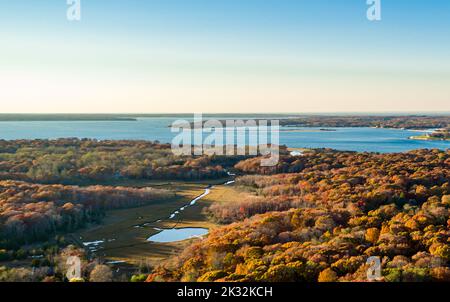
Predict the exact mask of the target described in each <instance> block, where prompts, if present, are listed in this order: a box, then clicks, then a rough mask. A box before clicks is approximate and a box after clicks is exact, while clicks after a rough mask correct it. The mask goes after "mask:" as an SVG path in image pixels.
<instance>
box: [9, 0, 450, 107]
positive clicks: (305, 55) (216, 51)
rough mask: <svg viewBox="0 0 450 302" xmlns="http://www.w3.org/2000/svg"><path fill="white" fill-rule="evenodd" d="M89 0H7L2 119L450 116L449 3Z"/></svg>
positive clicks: (433, 0)
mask: <svg viewBox="0 0 450 302" xmlns="http://www.w3.org/2000/svg"><path fill="white" fill-rule="evenodd" d="M81 5H82V20H81V21H80V22H68V21H67V20H66V8H67V4H66V0H39V1H36V0H20V1H6V0H0V39H1V41H2V42H1V43H2V46H1V47H0V80H1V81H0V83H2V82H3V83H4V86H5V87H2V89H0V99H1V100H2V103H4V104H5V105H4V106H3V108H0V111H2V112H23V111H27V112H190V111H198V112H200V111H203V112H239V111H242V112H252V111H253V112H302V111H304V112H317V111H426V110H430V111H439V110H443V111H450V1H448V0H428V1H426V0H409V1H408V0H382V20H381V21H380V22H369V21H368V20H367V18H366V10H367V4H366V1H365V0H344V1H332V0H328V1H326V0H310V1H304V0H140V1H139V0H126V1H125V0H121V1H119V0H109V1H108V0H81ZM0 85H1V84H0Z"/></svg>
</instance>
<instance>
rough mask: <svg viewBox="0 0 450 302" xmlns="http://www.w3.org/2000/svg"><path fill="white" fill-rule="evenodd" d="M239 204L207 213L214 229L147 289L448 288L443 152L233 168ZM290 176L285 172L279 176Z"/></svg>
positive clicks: (449, 225) (321, 155)
mask: <svg viewBox="0 0 450 302" xmlns="http://www.w3.org/2000/svg"><path fill="white" fill-rule="evenodd" d="M236 168H238V169H239V170H240V171H242V172H245V173H254V174H260V173H264V174H272V175H270V176H264V175H250V176H248V175H247V176H242V177H240V178H238V179H237V183H236V185H237V186H239V187H240V188H241V189H242V190H244V191H247V192H252V194H253V197H250V198H248V199H247V200H245V199H244V200H236V201H235V202H232V203H226V204H214V205H212V206H211V207H210V208H209V209H208V210H207V212H208V214H209V215H210V216H211V218H212V219H215V220H216V221H219V222H222V223H232V224H230V225H227V226H224V227H221V228H218V229H216V230H214V231H212V232H211V234H210V235H209V236H208V237H207V238H206V239H204V240H201V241H198V242H196V243H194V244H193V245H192V246H190V247H189V248H187V249H186V250H185V251H184V252H183V253H182V254H181V255H180V256H179V257H176V258H174V259H171V261H169V262H167V263H165V264H164V265H162V266H161V267H159V268H158V269H157V270H155V272H154V273H153V274H152V275H150V276H149V278H148V281H158V280H166V281H167V280H171V281H175V280H183V281H310V282H316V281H364V280H367V277H366V271H367V266H366V265H365V263H366V260H367V258H368V257H369V256H378V257H380V258H381V259H382V268H383V271H382V273H383V276H384V281H444V280H445V281H450V269H449V267H448V264H449V261H450V239H449V238H450V220H449V217H450V184H449V180H450V151H446V152H445V151H439V150H419V151H412V152H408V153H400V154H374V153H353V152H338V151H332V150H316V151H311V152H308V153H305V155H304V156H299V157H290V156H286V157H282V161H281V162H280V164H279V165H278V166H277V167H276V168H274V169H269V170H268V169H265V168H260V167H259V165H258V161H257V160H256V159H249V160H246V161H243V162H241V163H239V164H237V165H236ZM288 172H291V173H288Z"/></svg>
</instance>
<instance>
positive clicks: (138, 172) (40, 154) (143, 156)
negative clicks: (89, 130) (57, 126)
mask: <svg viewBox="0 0 450 302" xmlns="http://www.w3.org/2000/svg"><path fill="white" fill-rule="evenodd" d="M245 158H247V157H245V156H175V155H174V154H173V153H172V150H171V145H170V144H160V143H157V142H155V143H154V142H149V141H97V140H90V139H83V140H80V139H58V140H16V141H5V140H0V180H1V179H3V180H11V179H13V180H22V181H28V182H39V183H62V184H83V183H86V182H87V183H98V182H100V181H112V180H117V179H158V180H163V179H173V180H199V179H217V178H222V177H226V176H227V173H226V168H227V167H233V166H234V165H235V164H236V163H237V162H239V161H240V160H242V159H245Z"/></svg>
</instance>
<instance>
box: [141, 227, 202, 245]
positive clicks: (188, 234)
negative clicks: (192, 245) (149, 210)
mask: <svg viewBox="0 0 450 302" xmlns="http://www.w3.org/2000/svg"><path fill="white" fill-rule="evenodd" d="M206 234H208V229H203V228H184V229H170V230H162V231H161V232H159V233H158V234H156V235H153V236H151V237H150V238H148V239H147V241H151V242H159V243H167V242H175V241H182V240H186V239H191V238H198V237H200V236H203V235H206Z"/></svg>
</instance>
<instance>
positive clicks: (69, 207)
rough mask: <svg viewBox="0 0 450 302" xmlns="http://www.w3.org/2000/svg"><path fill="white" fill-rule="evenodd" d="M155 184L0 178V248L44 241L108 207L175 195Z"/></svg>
mask: <svg viewBox="0 0 450 302" xmlns="http://www.w3.org/2000/svg"><path fill="white" fill-rule="evenodd" d="M173 197H174V193H172V192H169V191H166V190H159V189H152V188H143V189H135V188H125V187H105V186H93V187H86V188H80V187H76V186H63V185H38V184H30V183H25V182H18V181H0V249H2V248H12V249H17V248H19V247H20V246H21V245H23V244H29V243H33V242H37V241H45V240H47V239H49V238H52V237H53V236H55V235H56V234H64V233H68V232H72V231H74V230H77V229H79V228H81V227H83V226H85V225H86V223H93V222H100V220H101V218H103V216H104V215H105V211H106V210H111V209H119V208H127V207H137V206H142V205H147V204H150V203H155V202H163V201H164V200H166V199H168V198H173Z"/></svg>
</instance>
